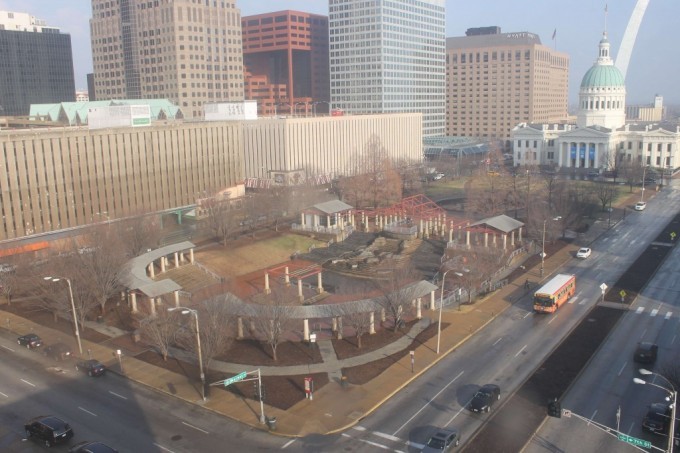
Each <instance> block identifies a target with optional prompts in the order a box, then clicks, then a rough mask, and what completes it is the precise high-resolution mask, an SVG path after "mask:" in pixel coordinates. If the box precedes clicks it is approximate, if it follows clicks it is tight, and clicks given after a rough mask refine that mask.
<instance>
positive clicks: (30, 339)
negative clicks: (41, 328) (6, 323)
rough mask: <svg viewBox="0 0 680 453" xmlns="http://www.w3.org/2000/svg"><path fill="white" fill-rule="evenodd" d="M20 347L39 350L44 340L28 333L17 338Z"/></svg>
mask: <svg viewBox="0 0 680 453" xmlns="http://www.w3.org/2000/svg"><path fill="white" fill-rule="evenodd" d="M17 344H18V345H19V346H26V347H27V348H28V349H33V348H39V347H40V346H42V344H43V343H42V339H40V337H39V336H37V335H36V334H34V333H27V334H26V335H22V336H20V337H19V338H17Z"/></svg>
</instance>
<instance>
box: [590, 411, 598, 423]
mask: <svg viewBox="0 0 680 453" xmlns="http://www.w3.org/2000/svg"><path fill="white" fill-rule="evenodd" d="M595 414H597V409H595V412H593V415H591V416H590V420H588V426H590V422H591V421H595Z"/></svg>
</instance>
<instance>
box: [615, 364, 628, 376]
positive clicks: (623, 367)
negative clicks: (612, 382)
mask: <svg viewBox="0 0 680 453" xmlns="http://www.w3.org/2000/svg"><path fill="white" fill-rule="evenodd" d="M626 365H628V362H623V366H622V367H621V369H620V370H619V373H618V374H617V376H621V373H623V370H624V369H625V368H626Z"/></svg>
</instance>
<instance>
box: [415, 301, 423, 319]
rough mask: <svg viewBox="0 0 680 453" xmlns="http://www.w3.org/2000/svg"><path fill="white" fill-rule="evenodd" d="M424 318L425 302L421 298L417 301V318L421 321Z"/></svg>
mask: <svg viewBox="0 0 680 453" xmlns="http://www.w3.org/2000/svg"><path fill="white" fill-rule="evenodd" d="M422 317H423V301H422V299H421V298H420V297H419V298H418V299H417V300H416V318H417V319H421V318H422Z"/></svg>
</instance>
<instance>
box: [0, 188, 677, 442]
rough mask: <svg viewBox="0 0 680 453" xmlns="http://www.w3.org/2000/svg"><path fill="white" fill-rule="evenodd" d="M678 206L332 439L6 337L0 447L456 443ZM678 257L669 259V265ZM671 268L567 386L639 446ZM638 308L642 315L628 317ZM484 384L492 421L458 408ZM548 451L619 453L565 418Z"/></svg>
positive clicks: (664, 349) (665, 337)
mask: <svg viewBox="0 0 680 453" xmlns="http://www.w3.org/2000/svg"><path fill="white" fill-rule="evenodd" d="M679 209H680V192H676V191H674V190H665V191H664V192H662V193H660V194H658V195H657V197H656V198H655V200H653V201H652V202H650V203H649V205H648V207H647V209H646V210H645V211H643V212H630V213H629V214H628V215H627V216H626V219H625V221H624V222H622V223H621V224H619V225H617V226H616V228H614V229H612V230H611V231H609V232H608V233H606V234H605V235H604V236H603V237H601V238H600V239H598V240H597V241H596V242H595V243H593V244H592V245H591V247H592V248H593V255H592V256H591V257H590V258H588V259H586V260H577V259H573V260H571V261H570V262H569V263H567V265H566V266H565V267H564V268H563V269H561V270H560V272H566V273H574V274H576V276H577V284H578V288H577V292H576V295H575V296H574V297H573V298H572V299H571V300H570V301H569V303H568V304H566V305H565V306H563V307H562V308H561V309H560V310H559V311H558V313H556V314H555V315H549V316H546V315H536V314H534V313H533V312H532V310H531V300H530V297H529V295H527V296H526V297H524V298H522V299H521V300H519V301H518V302H516V303H515V304H514V305H513V306H512V307H511V308H509V309H508V310H506V311H505V312H504V313H503V314H501V315H500V316H498V317H497V318H496V319H495V320H494V321H492V322H491V323H490V324H489V325H488V326H487V327H486V328H485V329H484V330H483V331H482V332H481V333H479V334H478V335H476V336H474V337H473V338H472V339H470V340H469V341H467V342H466V343H465V344H464V345H463V346H461V347H460V348H459V349H458V350H457V351H455V352H454V353H453V354H451V355H450V356H449V357H447V358H446V359H445V360H443V361H441V362H439V363H438V364H437V365H436V366H434V367H433V368H432V369H430V370H429V371H428V372H427V373H425V374H424V375H423V376H422V377H421V378H419V379H418V380H416V381H415V382H413V383H412V384H410V385H409V386H407V387H406V388H405V389H404V390H403V391H402V392H400V393H399V394H397V395H396V396H395V397H393V398H392V399H391V400H389V401H388V402H387V403H386V404H384V405H383V406H382V407H381V408H379V409H378V410H377V411H376V412H374V413H373V414H371V415H370V416H368V417H366V418H364V419H362V420H361V421H360V422H359V423H358V424H357V425H356V426H355V427H354V428H352V429H349V430H348V431H346V432H344V433H339V434H336V435H332V436H308V437H305V438H300V439H282V438H279V437H276V436H272V435H269V434H267V433H265V432H261V431H258V430H252V429H250V428H248V427H244V426H242V425H239V424H237V423H232V422H230V421H228V420H225V419H224V418H222V417H219V416H216V415H214V414H212V413H211V412H209V411H207V410H203V409H201V408H200V407H197V406H192V405H189V404H185V403H183V402H181V401H178V400H174V399H172V398H168V397H165V396H161V395H159V394H157V393H155V392H153V391H151V390H148V389H146V388H144V387H140V386H138V385H136V384H134V383H131V382H129V381H127V380H125V379H123V378H121V377H119V376H115V375H110V376H106V377H104V378H101V379H99V378H89V377H87V376H81V375H77V374H75V371H72V370H70V369H69V370H67V372H65V373H61V372H58V371H56V370H54V369H46V368H45V366H44V365H42V364H41V362H36V361H33V360H31V355H32V354H36V352H32V351H26V350H24V349H20V348H17V347H16V343H15V342H14V338H13V337H10V336H9V335H8V334H3V335H1V336H0V360H2V364H3V365H2V367H0V406H1V407H2V410H1V411H0V450H3V451H16V452H23V451H41V450H42V448H41V447H39V446H37V445H36V444H33V443H32V442H30V441H22V437H23V431H22V427H23V423H24V421H26V420H27V419H29V418H31V417H33V416H35V415H40V414H54V415H57V416H60V417H62V418H64V419H65V420H67V421H69V422H70V423H71V424H72V426H73V428H74V431H75V433H76V436H75V438H74V439H73V440H72V443H75V442H77V441H80V440H86V439H87V440H102V441H104V442H107V443H109V444H111V445H113V446H115V447H116V448H118V449H119V450H120V451H121V452H128V451H130V452H139V451H144V452H177V453H180V452H212V451H231V450H232V449H233V450H234V451H253V450H259V451H268V450H281V449H283V450H285V451H305V452H307V451H309V452H317V451H345V452H350V451H354V452H359V451H404V452H406V451H411V452H412V451H418V450H419V449H420V447H421V446H422V444H423V443H424V442H425V441H426V440H427V438H428V437H429V435H430V434H431V433H432V431H433V430H434V429H435V428H436V427H455V428H457V429H459V430H460V431H461V433H462V438H463V441H464V442H465V441H466V440H467V439H469V438H470V436H472V435H473V434H474V433H475V431H476V430H477V429H478V428H479V427H480V426H482V424H483V423H485V421H486V420H488V418H489V417H490V416H493V412H494V410H498V406H500V405H502V404H503V402H504V401H505V400H507V398H509V397H511V395H512V393H513V392H514V391H515V390H516V389H517V388H518V387H519V385H520V384H521V383H522V382H523V381H524V380H525V379H526V378H527V376H529V375H530V374H531V373H532V372H533V371H534V370H535V369H536V368H537V367H538V366H539V365H540V363H541V362H542V361H543V360H544V358H545V357H546V356H547V355H548V354H549V353H550V352H551V351H552V350H553V349H554V348H555V347H556V346H557V345H558V344H559V342H560V341H561V340H562V338H563V337H564V336H565V335H567V334H568V332H569V331H570V330H571V329H572V328H573V327H574V326H575V325H576V323H577V322H578V321H579V320H580V319H581V318H582V317H584V316H585V315H586V313H587V312H588V310H589V309H590V308H591V307H592V306H593V304H595V303H596V302H597V300H598V299H599V297H600V289H599V285H600V284H601V283H607V284H609V285H610V286H611V284H613V283H614V282H615V281H616V280H617V278H618V276H619V275H620V274H621V273H622V272H623V271H624V270H625V269H627V268H628V267H629V266H630V265H631V264H632V263H633V261H634V260H635V258H636V257H637V256H638V255H639V254H640V252H641V251H642V250H643V249H644V248H645V247H646V246H647V245H648V244H649V243H650V242H651V241H652V240H653V238H654V237H655V236H656V235H657V234H658V232H659V231H660V230H661V228H662V227H663V226H664V225H666V224H667V223H668V221H669V220H670V218H671V217H672V216H673V215H674V213H675V212H677V211H678V210H679ZM679 258H680V255H678V252H677V251H676V252H674V253H673V256H672V257H671V260H670V261H673V262H677V260H678V259H679ZM675 269H678V266H677V265H676V266H674V267H673V266H671V265H666V266H664V267H663V268H662V269H661V270H660V272H659V273H658V276H657V278H656V279H655V280H654V282H653V283H652V284H650V285H649V286H648V288H647V290H646V291H645V292H644V293H643V297H641V298H640V300H639V301H638V302H637V303H636V305H635V309H634V310H633V311H631V312H630V313H629V314H627V315H626V317H625V318H624V320H623V321H622V323H621V325H620V326H619V327H618V328H617V330H616V332H615V333H614V334H612V336H611V338H610V339H609V341H608V342H607V343H606V344H605V345H604V346H603V347H602V349H601V351H600V352H599V354H598V356H597V357H596V358H595V360H593V361H592V362H591V364H590V366H589V367H588V369H587V370H586V372H584V373H583V375H582V376H581V378H580V379H579V381H578V382H577V383H576V384H575V385H574V387H573V389H572V391H571V392H570V393H569V394H568V395H567V397H566V398H565V400H564V407H568V408H570V409H572V410H574V411H575V412H578V413H579V414H583V415H586V416H588V417H591V418H594V419H595V420H597V421H598V422H601V423H606V424H610V423H612V421H613V422H615V421H616V418H615V414H616V409H617V408H618V406H619V405H620V406H621V408H622V410H621V413H622V416H621V418H620V426H621V430H622V431H624V432H627V433H630V434H631V435H635V436H640V437H643V435H642V434H641V433H640V432H639V422H640V420H641V417H642V415H644V412H645V411H646V408H645V405H646V404H647V403H649V402H652V401H657V400H661V399H662V397H663V395H662V394H661V393H660V390H658V389H655V388H652V387H650V386H639V385H635V384H632V377H633V373H634V371H633V366H632V364H631V354H632V348H633V347H634V345H635V343H636V342H637V341H639V340H640V339H644V340H653V341H656V342H657V343H659V345H660V346H661V352H660V356H661V360H662V361H665V360H668V359H669V357H670V356H671V354H672V349H674V345H675V344H677V343H678V342H680V339H676V337H675V334H676V332H677V330H678V322H677V319H678V316H679V315H680V307H677V306H676V303H675V299H676V298H677V296H675V295H676V294H677V291H678V290H680V287H679V286H678V283H677V282H679V281H680V279H679V278H677V277H678V276H677V271H676V270H675ZM637 307H642V310H640V311H639V312H638V310H637ZM654 310H655V311H654ZM489 315H490V316H491V314H489ZM453 328H455V326H454V327H453ZM486 383H494V384H497V385H499V386H500V387H501V401H499V403H498V405H497V406H494V409H492V412H491V414H471V413H469V412H468V411H467V410H466V409H465V407H466V405H467V403H468V402H469V401H470V399H471V398H472V396H473V394H474V393H475V391H476V390H477V388H478V387H479V386H481V385H483V384H486ZM614 426H615V423H614ZM570 442H575V443H570ZM612 442H614V443H612ZM584 446H587V448H586V449H584ZM591 446H592V447H593V448H592V450H589V449H590V447H591ZM546 448H547V451H613V450H614V449H620V448H621V444H619V443H616V441H615V440H610V439H609V438H608V436H607V435H606V434H604V433H600V432H598V431H595V430H594V429H592V428H589V427H587V426H586V425H585V424H583V426H580V425H578V423H576V420H574V419H564V418H562V419H559V420H558V419H554V420H552V419H551V420H550V421H549V422H548V423H546V424H545V425H544V427H543V429H542V430H541V432H540V433H539V434H538V436H537V437H536V439H535V441H534V442H532V443H531V444H529V446H528V447H527V450H528V451H536V452H538V451H546Z"/></svg>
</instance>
